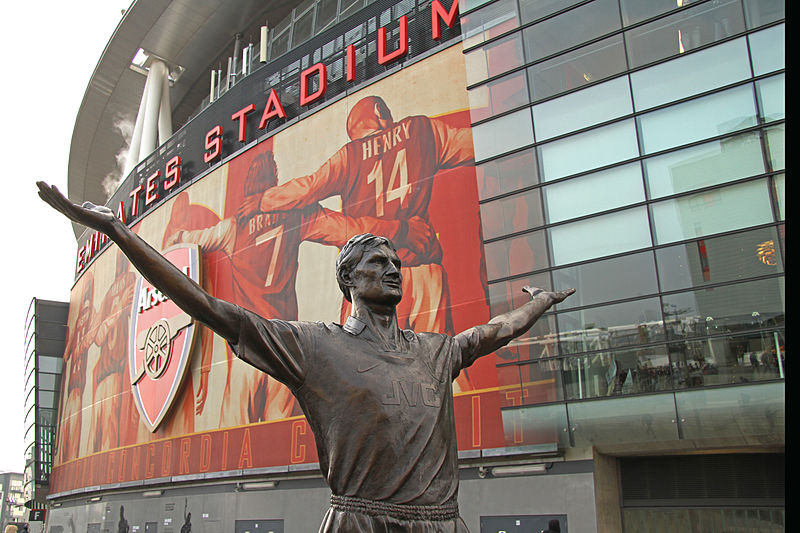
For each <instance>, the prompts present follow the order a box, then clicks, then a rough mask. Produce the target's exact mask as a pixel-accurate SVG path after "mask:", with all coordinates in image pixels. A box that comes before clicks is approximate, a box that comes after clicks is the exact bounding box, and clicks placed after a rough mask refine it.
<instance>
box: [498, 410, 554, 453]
mask: <svg viewBox="0 0 800 533" xmlns="http://www.w3.org/2000/svg"><path fill="white" fill-rule="evenodd" d="M502 416H503V428H504V430H505V431H504V432H505V435H506V442H507V443H509V444H513V443H514V440H515V435H517V436H521V439H522V444H551V443H558V447H559V448H562V447H563V448H566V447H569V445H570V444H569V433H568V432H567V431H566V430H567V409H566V406H565V405H564V404H563V403H562V404H553V405H540V406H536V407H521V408H516V409H503V410H502Z"/></svg>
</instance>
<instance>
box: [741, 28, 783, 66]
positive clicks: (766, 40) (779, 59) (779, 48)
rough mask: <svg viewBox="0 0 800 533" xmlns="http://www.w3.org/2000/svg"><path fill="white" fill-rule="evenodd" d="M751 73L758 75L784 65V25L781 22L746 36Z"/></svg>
mask: <svg viewBox="0 0 800 533" xmlns="http://www.w3.org/2000/svg"><path fill="white" fill-rule="evenodd" d="M747 39H748V40H749V41H750V56H751V57H752V59H753V75H754V76H760V75H762V74H766V73H768V72H772V71H775V70H780V69H782V68H785V67H786V26H785V25H783V24H781V25H780V26H775V27H773V28H768V29H766V30H762V31H760V32H757V33H753V34H751V35H748V36H747Z"/></svg>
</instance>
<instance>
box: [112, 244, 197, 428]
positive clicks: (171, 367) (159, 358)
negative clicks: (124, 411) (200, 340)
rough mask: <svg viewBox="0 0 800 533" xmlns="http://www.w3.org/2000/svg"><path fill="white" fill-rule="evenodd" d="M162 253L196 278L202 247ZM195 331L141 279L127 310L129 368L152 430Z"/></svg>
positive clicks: (177, 381)
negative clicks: (128, 321) (128, 319)
mask: <svg viewBox="0 0 800 533" xmlns="http://www.w3.org/2000/svg"><path fill="white" fill-rule="evenodd" d="M163 255H164V257H166V258H167V260H169V262H170V263H172V264H173V265H175V266H177V267H178V268H179V269H181V270H182V271H183V272H184V273H185V274H186V275H187V276H189V277H190V278H191V279H192V280H194V281H195V282H197V283H199V282H200V250H199V247H198V246H197V245H196V244H179V245H177V246H172V247H170V248H168V249H167V250H165V251H164V252H163ZM194 332H195V326H194V321H193V320H192V318H191V317H190V316H189V315H188V314H186V313H184V312H183V311H181V309H180V308H179V307H178V306H177V305H175V303H174V302H173V301H172V300H170V299H169V298H167V296H166V295H165V294H163V293H162V292H161V291H159V290H158V289H156V288H155V287H153V286H152V285H151V284H150V282H149V281H147V280H146V279H144V278H142V277H139V280H138V281H137V282H136V292H135V293H134V298H133V309H132V312H131V334H130V337H129V338H130V345H129V347H128V367H129V370H130V375H131V389H132V391H133V397H134V399H135V401H136V406H137V407H138V409H139V413H140V414H141V415H142V419H143V420H144V423H145V425H146V426H147V428H148V429H149V430H150V431H151V432H154V431H155V430H156V428H158V425H159V424H160V423H161V421H162V420H163V419H164V416H165V415H166V414H167V413H168V412H169V409H170V406H171V405H172V402H173V400H174V399H175V396H176V395H177V393H178V390H179V389H180V386H181V383H182V382H183V378H184V376H185V374H186V369H187V368H188V367H189V358H190V356H191V353H192V345H193V341H194Z"/></svg>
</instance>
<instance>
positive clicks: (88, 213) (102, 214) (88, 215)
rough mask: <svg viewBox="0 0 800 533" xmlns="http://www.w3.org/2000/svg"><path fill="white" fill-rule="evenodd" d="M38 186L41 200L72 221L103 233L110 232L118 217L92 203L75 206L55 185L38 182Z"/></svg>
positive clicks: (103, 207) (107, 209)
mask: <svg viewBox="0 0 800 533" xmlns="http://www.w3.org/2000/svg"><path fill="white" fill-rule="evenodd" d="M36 185H37V186H38V187H39V198H41V199H42V200H44V201H45V202H47V203H48V204H50V207H52V208H53V209H55V210H56V211H59V212H60V213H62V214H63V215H64V216H66V217H67V218H69V219H70V220H72V221H74V222H77V223H78V224H83V225H84V226H86V227H89V228H91V229H94V230H97V231H101V232H103V233H108V231H110V229H111V224H112V222H113V221H114V219H115V218H116V217H115V216H114V213H113V212H112V211H111V210H110V209H109V208H107V207H106V206H103V205H94V204H93V203H91V202H84V203H83V205H82V206H81V205H77V204H73V203H72V202H70V201H69V200H68V199H67V198H65V197H64V195H63V194H61V192H60V191H59V190H58V189H57V188H56V186H55V185H48V184H46V183H45V182H43V181H37V182H36Z"/></svg>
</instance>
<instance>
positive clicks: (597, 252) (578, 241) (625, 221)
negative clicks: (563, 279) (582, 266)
mask: <svg viewBox="0 0 800 533" xmlns="http://www.w3.org/2000/svg"><path fill="white" fill-rule="evenodd" d="M548 233H549V235H550V240H551V245H552V250H553V264H554V265H564V264H567V263H574V262H578V261H586V260H588V259H594V258H595V257H602V256H604V255H612V254H617V253H622V252H628V251H631V250H636V249H639V248H646V247H648V246H650V245H651V242H650V229H649V227H648V223H647V210H646V208H644V207H636V208H633V209H627V210H625V211H619V212H617V213H611V214H609V215H603V216H600V217H594V218H589V219H585V220H580V221H578V222H572V223H570V224H564V225H563V226H555V227H553V228H550V229H549V230H548Z"/></svg>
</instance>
